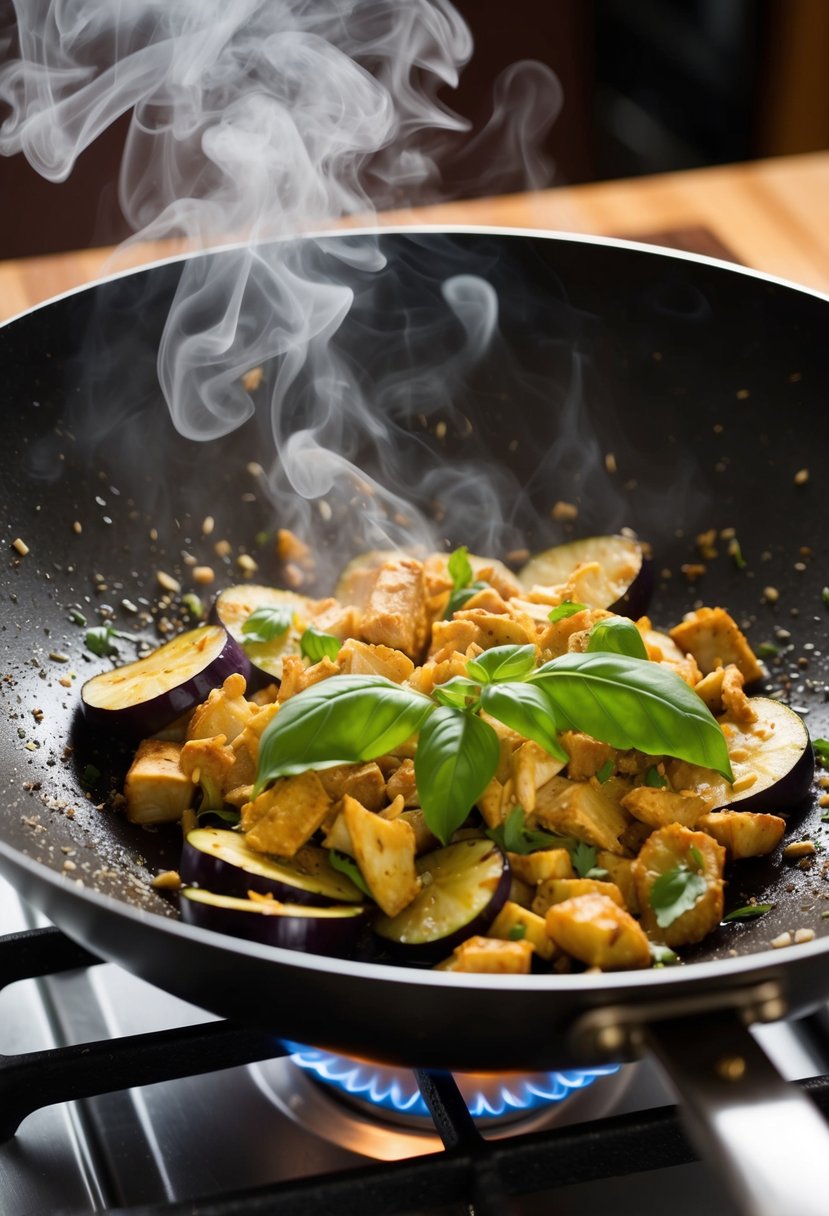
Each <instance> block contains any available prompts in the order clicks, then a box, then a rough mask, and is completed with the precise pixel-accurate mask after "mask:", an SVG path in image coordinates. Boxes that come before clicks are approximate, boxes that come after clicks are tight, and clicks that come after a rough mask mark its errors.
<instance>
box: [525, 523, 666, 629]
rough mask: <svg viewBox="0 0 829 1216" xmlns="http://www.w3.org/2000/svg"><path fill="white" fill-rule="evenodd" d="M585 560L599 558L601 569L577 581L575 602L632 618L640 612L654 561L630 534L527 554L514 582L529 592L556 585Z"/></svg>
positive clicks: (646, 598)
mask: <svg viewBox="0 0 829 1216" xmlns="http://www.w3.org/2000/svg"><path fill="white" fill-rule="evenodd" d="M585 562H598V564H599V567H600V568H599V570H597V571H596V572H595V574H591V575H590V576H589V577H585V578H584V579H581V580H579V592H578V595H577V597H576V598H577V600H578V602H579V603H582V604H584V605H585V607H587V608H607V609H608V611H610V612H615V613H617V614H618V615H619V616H629V617H631V618H632V619H633V620H635V619H636V618H637V617H640V616H643V615H644V613H645V612H646V611H647V609H648V605H649V604H650V600H651V595H652V593H653V562H652V561H651V559H650V557H649V556H648V554H647V553H646V552H645V548H644V546H643V545H642V544H641V543H640V542H639V541H638V540H636V539H635V538H634V537H631V536H588V537H582V538H581V539H579V540H571V541H567V542H566V543H564V544H561V545H555V546H554V547H553V548H552V549H545V550H544V551H543V552H542V553H537V554H536V555H535V557H531V558H530V560H529V561H528V562H527V564H526V566H524V567H523V568H522V569H521V570H520V571H519V574H518V580H519V582H520V583H521V584H522V586H524V587H526V589H527V590H529V589H530V588H531V587H533V586H536V585H540V586H542V587H555V586H559V585H560V584H562V583H566V582H567V581H568V580H569V579H570V578H571V576H572V575H573V573H574V572H575V570H576V567H577V566H580V565H582V564H583V563H585Z"/></svg>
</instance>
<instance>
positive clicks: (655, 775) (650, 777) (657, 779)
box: [645, 765, 668, 790]
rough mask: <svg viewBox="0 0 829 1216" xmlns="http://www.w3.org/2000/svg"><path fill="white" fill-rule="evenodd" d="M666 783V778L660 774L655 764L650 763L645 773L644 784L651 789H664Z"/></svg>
mask: <svg viewBox="0 0 829 1216" xmlns="http://www.w3.org/2000/svg"><path fill="white" fill-rule="evenodd" d="M667 784H668V782H667V779H666V778H665V777H663V776H662V774H661V773H660V771H659V769H658V768H657V767H656V766H655V765H651V767H650V768H649V769H648V770H647V772H646V773H645V785H649V786H650V787H651V789H653V790H664V789H665V787H666V786H667Z"/></svg>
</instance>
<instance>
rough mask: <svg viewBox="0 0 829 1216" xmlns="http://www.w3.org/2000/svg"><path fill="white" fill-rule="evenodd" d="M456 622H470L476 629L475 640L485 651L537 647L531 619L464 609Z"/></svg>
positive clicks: (457, 615) (458, 613) (457, 613)
mask: <svg viewBox="0 0 829 1216" xmlns="http://www.w3.org/2000/svg"><path fill="white" fill-rule="evenodd" d="M455 620H459V621H469V622H471V623H472V624H473V625H474V626H475V627H476V630H477V632H476V635H475V639H474V640H475V642H476V643H477V645H478V646H480V647H481V648H482V649H483V650H489V649H491V648H492V647H493V646H527V645H530V644H532V645H535V640H536V628H535V625H534V623H533V622H532V621H531V620H530V618H529V617H525V618H523V619H521V618H520V617H519V618H518V619H516V617H515V615H513V614H504V613H498V612H486V611H485V610H484V609H483V608H463V609H461V611H460V612H456V613H455Z"/></svg>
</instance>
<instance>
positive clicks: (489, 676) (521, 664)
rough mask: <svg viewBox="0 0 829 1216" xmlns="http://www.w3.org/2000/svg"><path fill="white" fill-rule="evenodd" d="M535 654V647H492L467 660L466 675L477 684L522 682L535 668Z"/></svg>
mask: <svg viewBox="0 0 829 1216" xmlns="http://www.w3.org/2000/svg"><path fill="white" fill-rule="evenodd" d="M535 654H536V651H535V646H493V647H491V649H489V650H485V651H484V652H483V654H479V655H478V657H477V659H470V660H469V662H468V663H467V664H466V671H467V675H469V676H471V677H472V678H473V679H476V680H477V681H478V683H479V684H499V683H503V682H504V681H506V680H523V678H524V677H525V676H528V675H529V674H530V672H531V671H532V669H533V667H535Z"/></svg>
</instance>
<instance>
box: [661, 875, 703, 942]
mask: <svg viewBox="0 0 829 1216" xmlns="http://www.w3.org/2000/svg"><path fill="white" fill-rule="evenodd" d="M705 892H706V884H705V879H704V878H703V876H702V875H701V874H700V873H699V872H698V871H697V870H689V869H688V867H687V866H686V865H678V866H674V868H673V869H672V870H667V871H666V872H665V873H664V874H660V875H659V877H658V878H657V879H656V881H655V882H654V884H653V886H652V887H651V890H650V904H651V907H652V908H653V910H654V912H655V913H656V923H657V924H658V925H659V928H660V929H667V928H668V925H672V924H673V923H674V921H675V920H678V918H679V917H680V916H682V915H683V914H684V913H685V912H689V911H690V910H691V908H693V906H694V904H695V903H696V902H697V900H698V899H701V898H702V896H703V895H704V894H705Z"/></svg>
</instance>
